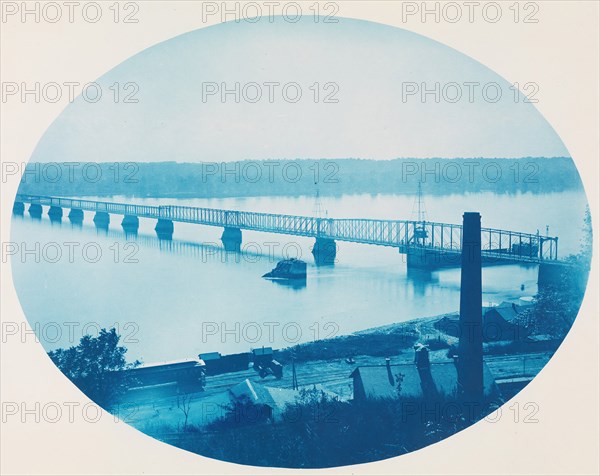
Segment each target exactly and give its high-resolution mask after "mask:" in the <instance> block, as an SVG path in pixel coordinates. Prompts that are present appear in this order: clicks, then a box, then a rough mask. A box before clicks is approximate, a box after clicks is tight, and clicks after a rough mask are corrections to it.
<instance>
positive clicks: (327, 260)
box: [312, 238, 337, 266]
mask: <svg viewBox="0 0 600 476" xmlns="http://www.w3.org/2000/svg"><path fill="white" fill-rule="evenodd" d="M336 254H337V244H336V242H335V240H332V239H330V238H317V239H316V240H315V244H314V246H313V249H312V255H313V257H314V259H315V264H316V265H317V266H321V265H332V264H334V263H335V257H336Z"/></svg>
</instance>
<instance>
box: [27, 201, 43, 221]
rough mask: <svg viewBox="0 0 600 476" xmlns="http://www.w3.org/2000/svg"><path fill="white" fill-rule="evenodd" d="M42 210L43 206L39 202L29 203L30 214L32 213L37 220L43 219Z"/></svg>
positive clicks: (32, 216)
mask: <svg viewBox="0 0 600 476" xmlns="http://www.w3.org/2000/svg"><path fill="white" fill-rule="evenodd" d="M42 211H43V209H42V206H41V205H40V204H39V203H32V204H31V205H29V215H31V218H33V219H35V220H41V219H42Z"/></svg>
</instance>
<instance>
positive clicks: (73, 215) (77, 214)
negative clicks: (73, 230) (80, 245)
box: [69, 208, 83, 226]
mask: <svg viewBox="0 0 600 476" xmlns="http://www.w3.org/2000/svg"><path fill="white" fill-rule="evenodd" d="M69 221H70V222H71V224H72V225H76V226H82V225H83V210H80V209H79V208H71V211H70V212H69Z"/></svg>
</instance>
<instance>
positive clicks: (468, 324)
mask: <svg viewBox="0 0 600 476" xmlns="http://www.w3.org/2000/svg"><path fill="white" fill-rule="evenodd" d="M481 302H482V300H481V215H480V214H479V213H474V212H472V213H465V214H464V215H463V235H462V263H461V273H460V321H459V322H460V338H459V341H458V369H457V370H458V384H459V389H460V390H461V391H462V395H463V398H464V399H465V400H467V401H470V402H478V401H481V399H482V397H483V335H482V328H483V325H482V317H481Z"/></svg>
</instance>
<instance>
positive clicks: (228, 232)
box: [221, 227, 242, 253]
mask: <svg viewBox="0 0 600 476" xmlns="http://www.w3.org/2000/svg"><path fill="white" fill-rule="evenodd" d="M221 242H222V243H223V247H224V248H225V251H231V252H235V253H239V252H240V250H241V249H242V230H240V229H239V228H232V227H225V228H224V229H223V234H222V235H221Z"/></svg>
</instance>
